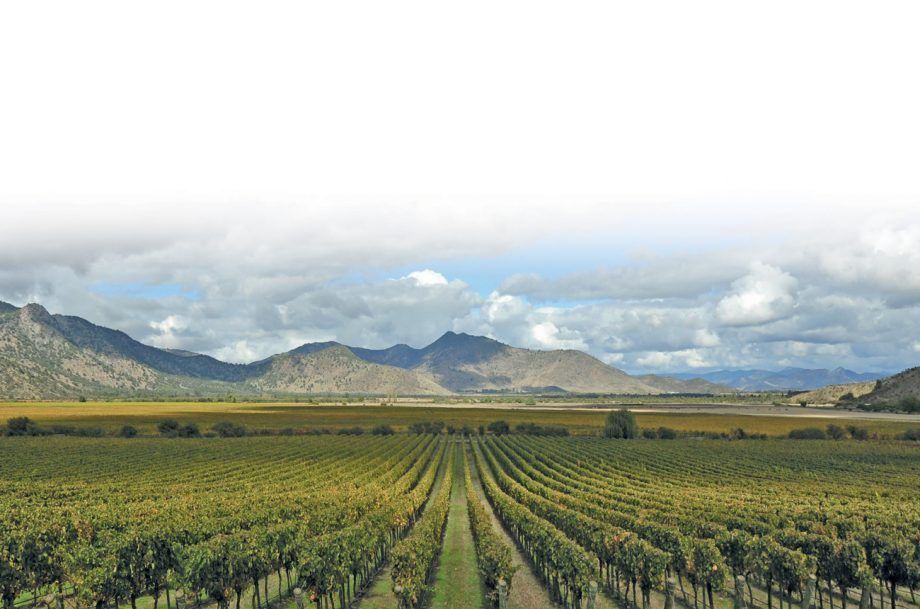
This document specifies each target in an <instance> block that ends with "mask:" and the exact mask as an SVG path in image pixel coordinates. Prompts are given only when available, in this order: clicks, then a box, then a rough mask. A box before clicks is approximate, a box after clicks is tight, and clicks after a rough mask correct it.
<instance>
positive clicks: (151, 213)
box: [0, 1, 920, 372]
mask: <svg viewBox="0 0 920 609" xmlns="http://www.w3.org/2000/svg"><path fill="white" fill-rule="evenodd" d="M918 18H920V7H918V5H917V4H916V2H903V3H902V2H881V3H873V4H872V6H869V5H868V4H866V3H850V2H839V1H837V2H821V1H817V2H809V3H801V2H782V1H780V2H774V3H769V4H764V5H750V4H748V3H738V2H703V3H692V6H691V4H690V3H685V2H648V3H641V6H640V5H637V3H628V4H626V5H622V6H621V5H617V4H615V3H609V2H603V3H591V2H577V3H571V4H568V5H566V6H565V10H564V11H563V9H562V5H559V4H558V3H543V2H533V1H529V2H488V3H486V2H475V1H474V2H466V3H463V6H462V7H460V6H453V7H451V6H445V5H439V4H438V3H431V2H395V3H379V2H367V3H363V2H356V3H335V5H328V6H303V5H302V4H301V3H285V2H272V3H258V4H255V3H249V4H237V3H234V2H215V3H209V2H197V3H188V2H175V3H172V2H159V3H155V4H149V5H141V4H135V3H130V4H129V3H123V2H111V3H105V2H88V3H80V5H79V6H77V5H75V4H73V3H66V2H61V3H54V2H50V3H6V4H4V5H3V6H2V7H0V83H2V84H0V87H2V94H0V300H4V301H8V302H12V303H14V304H17V305H21V304H24V303H26V302H32V301H36V302H40V303H42V304H44V305H45V306H46V307H47V308H49V309H50V310H51V311H52V312H58V313H67V314H73V315H80V316H82V317H85V318H87V319H90V320H91V321H94V322H96V323H99V324H101V325H106V326H109V327H115V328H119V329H122V330H124V331H126V332H128V333H129V334H131V335H132V336H134V337H135V338H137V339H139V340H142V341H144V342H148V343H151V344H155V345H159V346H163V347H176V348H184V349H190V350H194V351H201V352H205V353H209V354H211V355H214V356H217V357H220V358H223V359H226V360H231V361H250V360H254V359H258V358H261V357H264V356H266V355H269V354H271V353H276V352H279V351H283V350H287V349H290V348H293V347H295V346H297V345H299V344H302V343H304V342H308V341H315V340H330V339H336V340H340V341H342V342H346V343H349V344H353V345H361V346H368V347H383V346H389V345H391V344H394V343H398V342H405V343H408V344H411V345H414V346H422V345H424V344H426V343H428V342H430V341H431V340H433V339H435V338H437V337H438V336H439V335H441V334H442V333H443V332H444V331H446V330H455V331H465V332H470V333H475V334H484V335H489V336H492V337H495V338H497V339H500V340H502V341H505V342H508V343H511V344H514V345H518V346H523V347H530V348H536V349H550V348H574V349H583V350H586V351H588V352H590V353H592V354H594V355H596V356H597V357H599V358H601V359H603V360H604V361H606V362H608V363H611V364H613V365H616V366H618V367H622V368H624V369H626V370H629V371H635V372H639V371H656V372H658V371H686V370H705V369H711V368H722V367H754V366H756V367H766V368H780V367H783V366H788V365H795V366H807V367H834V366H838V365H842V366H847V367H851V368H854V369H858V370H865V371H880V370H898V369H901V368H904V367H907V366H910V365H917V364H918V363H920V171H918V170H917V168H918V167H920V145H918V142H920V112H918V111H917V108H920V81H918V79H917V78H915V77H914V74H915V73H916V58H917V57H920V37H917V36H916V35H915V24H916V23H917V21H918Z"/></svg>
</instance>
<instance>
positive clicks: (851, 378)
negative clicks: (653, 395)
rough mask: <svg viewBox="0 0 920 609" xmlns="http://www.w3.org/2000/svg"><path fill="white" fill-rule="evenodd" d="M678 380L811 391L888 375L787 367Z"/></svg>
mask: <svg viewBox="0 0 920 609" xmlns="http://www.w3.org/2000/svg"><path fill="white" fill-rule="evenodd" d="M671 376H673V377H675V378H679V379H684V380H686V379H689V378H693V377H696V378H702V379H705V380H707V381H710V382H713V383H718V384H721V385H727V386H729V387H732V388H734V389H737V390H739V391H808V390H811V389H819V388H821V387H825V386H827V385H845V384H849V383H862V382H866V381H875V380H878V379H880V378H883V377H886V376H888V373H872V372H865V373H862V372H854V371H852V370H848V369H846V368H833V369H827V368H818V369H808V368H784V369H782V370H778V371H777V370H715V371H712V372H701V373H677V374H672V375H671Z"/></svg>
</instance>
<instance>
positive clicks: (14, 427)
mask: <svg viewBox="0 0 920 609" xmlns="http://www.w3.org/2000/svg"><path fill="white" fill-rule="evenodd" d="M44 433H46V432H45V431H44V430H43V429H42V428H41V427H39V426H38V424H37V423H36V422H35V421H33V420H32V419H30V418H29V417H13V418H12V419H8V420H7V421H6V431H5V432H4V435H7V436H40V435H42V434H44Z"/></svg>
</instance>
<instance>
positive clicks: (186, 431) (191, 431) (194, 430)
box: [176, 423, 201, 438]
mask: <svg viewBox="0 0 920 609" xmlns="http://www.w3.org/2000/svg"><path fill="white" fill-rule="evenodd" d="M176 435H178V436H179V437H180V438H200V437H201V431H200V430H199V429H198V425H197V424H195V423H187V424H185V425H183V426H182V427H180V428H179V429H177V430H176Z"/></svg>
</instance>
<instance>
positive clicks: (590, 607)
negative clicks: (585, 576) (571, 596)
mask: <svg viewBox="0 0 920 609" xmlns="http://www.w3.org/2000/svg"><path fill="white" fill-rule="evenodd" d="M585 609H597V582H596V581H591V582H590V583H589V584H588V603H587V606H586V608H585Z"/></svg>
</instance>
